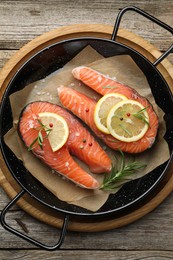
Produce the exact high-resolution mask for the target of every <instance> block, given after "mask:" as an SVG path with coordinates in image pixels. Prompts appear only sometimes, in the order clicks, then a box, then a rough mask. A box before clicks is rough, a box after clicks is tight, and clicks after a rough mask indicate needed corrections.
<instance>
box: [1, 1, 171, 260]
mask: <svg viewBox="0 0 173 260" xmlns="http://www.w3.org/2000/svg"><path fill="white" fill-rule="evenodd" d="M130 4H133V5H136V6H137V7H139V8H141V9H143V10H145V11H147V12H149V13H151V14H152V15H154V16H155V17H158V18H159V19H160V20H162V21H164V22H165V23H167V24H169V25H170V26H172V27H173V16H172V11H173V1H171V0H168V1H164V0H159V1H154V0H151V1H131V3H130ZM127 5H129V1H125V0H124V1H115V0H109V1H103V0H92V1H91V0H88V1H84V0H83V1H78V0H76V1H70V0H62V1H61V0H57V1H56V0H49V1H48V0H42V1H41V0H38V1H32V0H28V1H27V0H19V1H6V0H1V1H0V68H2V67H3V66H4V64H5V63H6V61H7V60H9V59H10V57H12V55H13V54H15V53H16V51H17V50H19V49H20V48H21V47H22V46H23V45H24V44H26V43H28V42H29V41H31V40H32V39H34V38H35V37H37V36H39V35H41V34H43V33H45V32H48V31H50V30H52V29H56V28H57V27H61V26H64V25H72V24H81V23H82V24H100V23H101V24H107V25H112V26H113V25H114V21H115V18H116V15H117V13H118V10H119V8H122V7H124V6H127ZM76 26H77V25H76ZM121 27H122V28H125V29H127V30H131V31H132V32H134V33H135V34H138V35H140V36H142V37H144V38H145V39H146V40H147V41H149V42H150V43H152V44H154V45H155V46H156V47H157V48H158V49H159V50H160V51H164V50H166V48H167V47H168V46H169V45H170V43H172V39H171V36H170V34H168V33H167V32H165V31H164V30H161V29H160V28H159V27H157V26H156V25H153V24H152V23H150V22H148V21H146V20H145V18H143V17H139V16H138V15H136V14H130V13H129V14H128V15H126V16H125V17H124V19H123V21H122V23H121ZM168 59H169V61H170V62H171V63H173V57H172V56H171V55H170V56H169V57H168ZM8 202H9V197H8V195H7V194H6V193H5V192H4V190H3V189H2V188H0V210H2V209H3V208H4V206H5V205H6V204H7V203H8ZM172 215H173V196H172V194H170V195H169V196H168V197H167V198H166V200H164V202H163V203H162V204H161V205H159V206H158V207H157V208H156V209H155V210H154V211H152V212H151V213H149V214H147V215H146V216H144V217H143V218H141V219H139V220H138V221H136V222H134V223H132V224H129V225H127V226H125V227H121V228H118V229H113V230H109V231H104V232H103V231H102V232H94V233H88V232H76V231H69V232H67V236H66V238H65V241H64V244H63V245H62V247H61V249H60V250H59V251H53V252H47V251H43V250H40V249H39V248H36V247H35V246H33V245H31V244H29V243H27V242H25V241H23V240H22V239H20V238H18V237H16V236H14V235H12V234H11V233H9V232H7V231H5V230H4V229H3V228H2V227H1V226H0V241H1V242H0V259H19V258H20V259H33V260H34V259H41V258H43V259H65V260H68V259H95V258H99V259H112V260H113V259H118V260H120V259H143V258H147V259H173V247H172V244H173V221H172ZM8 222H10V224H11V225H13V227H15V228H16V229H19V230H21V231H23V232H28V233H29V235H30V236H33V237H34V238H35V239H38V240H40V239H41V241H42V242H44V243H46V244H54V242H55V241H57V239H58V235H59V231H58V229H56V228H55V227H52V226H49V225H46V224H44V223H42V222H40V221H38V220H36V219H35V218H32V217H31V216H30V215H28V214H27V213H26V212H25V211H23V210H21V208H20V207H18V206H14V207H13V208H12V209H11V210H10V212H9V214H8ZM21 223H23V225H21Z"/></svg>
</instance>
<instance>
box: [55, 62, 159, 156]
mask: <svg viewBox="0 0 173 260" xmlns="http://www.w3.org/2000/svg"><path fill="white" fill-rule="evenodd" d="M72 73H73V75H74V77H75V78H76V79H79V80H81V81H82V82H83V83H84V84H86V85H87V86H89V87H90V88H92V89H94V90H95V91H96V92H98V93H99V94H101V95H105V94H107V93H112V92H116V93H120V94H123V95H125V96H126V97H127V98H129V99H132V100H136V101H138V102H140V103H141V104H142V105H143V106H144V107H146V108H147V109H146V111H147V113H148V116H149V128H148V130H147V132H146V133H145V135H144V136H143V137H142V138H141V139H140V140H138V141H134V142H129V143H127V142H123V141H119V140H117V139H115V138H114V137H113V136H111V135H109V134H104V133H102V132H101V131H100V130H99V129H98V128H97V126H96V124H95V122H94V109H95V105H96V101H95V100H94V99H92V98H90V97H88V96H86V95H84V94H82V93H80V92H78V91H75V90H73V89H69V88H67V87H63V86H62V87H60V88H58V95H59V98H60V100H61V103H62V104H63V106H64V107H66V108H67V109H69V110H70V111H72V112H73V113H74V114H75V115H76V116H78V117H79V118H80V119H82V120H83V121H84V122H85V123H86V124H87V125H88V126H89V127H90V128H91V129H92V130H93V132H94V133H95V134H96V135H97V136H98V137H99V138H100V139H101V140H103V141H104V142H105V143H106V144H107V145H108V146H109V147H110V148H112V149H114V150H118V149H121V150H122V151H123V152H127V153H140V152H143V151H145V150H146V149H149V148H150V147H151V146H152V145H153V143H154V141H155V138H156V135H157V131H158V117H157V115H156V113H155V111H154V110H153V107H152V105H151V104H150V103H149V101H148V100H147V99H146V98H144V97H142V96H140V95H139V94H138V93H137V92H136V91H135V90H134V89H132V88H130V87H128V86H125V85H123V84H121V83H119V82H116V81H114V80H113V79H111V78H109V77H107V76H105V75H103V74H101V73H99V72H97V71H95V70H93V69H90V68H88V67H77V68H75V69H73V71H72ZM105 86H107V87H108V86H109V87H111V88H105Z"/></svg>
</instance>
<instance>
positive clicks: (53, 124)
mask: <svg viewBox="0 0 173 260" xmlns="http://www.w3.org/2000/svg"><path fill="white" fill-rule="evenodd" d="M38 116H39V118H40V120H41V123H42V124H43V125H44V126H45V127H46V128H47V129H49V130H50V132H49V134H48V140H49V143H50V146H51V148H52V151H53V152H56V151H57V150H59V149H60V148H61V147H62V146H63V145H64V144H65V143H66V142H67V139H68V135H69V129H68V125H67V122H66V120H65V119H64V118H63V117H62V116H59V115H58V114H56V113H52V112H42V113H39V114H38Z"/></svg>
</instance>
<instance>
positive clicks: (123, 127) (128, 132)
mask: <svg viewBox="0 0 173 260" xmlns="http://www.w3.org/2000/svg"><path fill="white" fill-rule="evenodd" d="M119 126H120V127H121V128H122V129H123V130H124V132H126V133H127V134H128V135H129V136H132V133H130V131H129V130H127V128H125V126H123V125H122V124H119Z"/></svg>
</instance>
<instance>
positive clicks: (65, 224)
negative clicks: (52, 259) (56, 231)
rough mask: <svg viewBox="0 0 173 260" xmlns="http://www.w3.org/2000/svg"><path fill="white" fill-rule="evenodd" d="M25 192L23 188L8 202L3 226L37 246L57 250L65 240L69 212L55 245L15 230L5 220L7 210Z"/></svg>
mask: <svg viewBox="0 0 173 260" xmlns="http://www.w3.org/2000/svg"><path fill="white" fill-rule="evenodd" d="M24 194H25V190H21V191H20V192H19V193H18V194H17V195H16V196H15V197H14V198H13V199H12V201H10V203H9V204H7V206H6V207H5V208H4V209H3V210H2V212H1V216H0V221H1V224H2V226H3V227H4V228H5V229H6V230H8V231H9V232H11V233H13V234H15V235H17V236H19V237H21V238H23V239H24V240H26V241H28V242H30V243H32V244H34V245H36V246H39V247H41V248H43V249H46V250H49V251H52V250H55V249H58V248H60V246H61V245H62V243H63V241H64V237H65V234H66V230H67V224H68V220H69V215H68V214H65V217H64V222H63V226H62V229H61V233H60V238H59V241H58V243H56V244H55V245H53V246H49V245H45V244H43V243H41V242H39V241H37V240H35V239H33V238H31V237H29V236H27V235H25V234H23V233H21V232H19V231H18V230H15V229H14V228H12V227H10V226H9V225H8V224H7V223H6V221H5V215H6V213H7V211H8V210H9V209H10V208H11V207H12V206H13V205H14V204H15V203H16V202H17V201H18V200H19V199H20V198H21V197H22V196H23V195H24Z"/></svg>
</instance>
